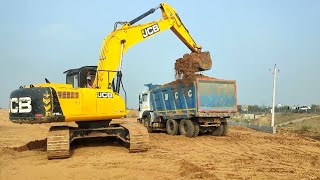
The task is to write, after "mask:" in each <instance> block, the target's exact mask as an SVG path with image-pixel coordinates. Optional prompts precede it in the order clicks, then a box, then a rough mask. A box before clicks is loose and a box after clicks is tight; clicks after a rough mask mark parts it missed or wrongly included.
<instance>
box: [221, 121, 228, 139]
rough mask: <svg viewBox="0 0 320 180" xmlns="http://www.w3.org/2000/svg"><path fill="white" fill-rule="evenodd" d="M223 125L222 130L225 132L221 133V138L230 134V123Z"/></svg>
mask: <svg viewBox="0 0 320 180" xmlns="http://www.w3.org/2000/svg"><path fill="white" fill-rule="evenodd" d="M221 125H222V127H223V128H222V130H223V132H222V133H221V135H220V136H225V135H227V133H228V123H227V122H223V123H221Z"/></svg>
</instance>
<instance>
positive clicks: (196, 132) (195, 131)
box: [193, 119, 200, 137]
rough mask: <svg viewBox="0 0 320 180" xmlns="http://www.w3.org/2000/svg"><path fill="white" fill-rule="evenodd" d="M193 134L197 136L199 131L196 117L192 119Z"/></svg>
mask: <svg viewBox="0 0 320 180" xmlns="http://www.w3.org/2000/svg"><path fill="white" fill-rule="evenodd" d="M193 125H194V134H193V137H197V136H198V135H199V133H200V125H199V122H198V120H197V119H195V120H193Z"/></svg>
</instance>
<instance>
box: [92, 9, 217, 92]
mask: <svg viewBox="0 0 320 180" xmlns="http://www.w3.org/2000/svg"><path fill="white" fill-rule="evenodd" d="M157 9H161V11H162V18H160V19H158V20H156V21H153V22H147V23H143V24H138V25H135V24H136V23H137V22H138V21H140V20H141V19H143V18H145V17H146V16H148V15H150V14H152V13H154V12H155V11H156V10H157ZM118 24H122V26H121V27H120V28H117V25H118ZM167 29H171V30H172V31H173V32H174V33H175V34H176V35H177V37H178V38H179V39H180V40H181V41H182V42H183V43H184V44H185V45H186V46H187V47H188V48H189V49H190V50H191V51H192V52H196V53H201V46H199V45H197V44H196V42H195V41H194V40H193V38H192V37H191V35H190V33H189V32H188V30H187V29H186V27H185V26H184V24H183V23H182V22H181V19H180V17H179V15H178V14H177V12H176V11H175V10H174V9H173V7H171V6H170V5H168V4H166V3H161V4H160V6H158V7H156V8H152V9H150V10H149V11H147V12H145V13H144V14H142V15H140V16H138V17H137V18H135V19H133V20H131V21H129V22H116V24H115V28H114V30H113V31H112V32H111V33H110V34H109V35H108V36H107V37H106V38H105V39H104V40H103V43H102V47H101V52H100V58H99V63H98V69H97V74H96V79H95V81H94V86H95V87H109V86H110V83H111V82H112V80H113V79H114V77H115V74H116V71H117V70H120V71H121V64H122V62H121V61H122V56H123V54H124V53H125V52H126V51H127V50H128V49H129V48H130V47H131V46H133V45H135V44H137V43H139V42H141V41H143V40H146V39H148V38H150V37H152V36H154V35H156V34H158V33H160V32H163V31H165V30H167ZM210 68H211V67H210ZM210 68H209V69H210ZM202 69H203V68H202ZM204 69H205V68H204Z"/></svg>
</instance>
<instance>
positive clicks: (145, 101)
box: [138, 90, 151, 119]
mask: <svg viewBox="0 0 320 180" xmlns="http://www.w3.org/2000/svg"><path fill="white" fill-rule="evenodd" d="M145 111H151V107H150V91H149V90H145V91H142V93H140V94H139V117H138V119H142V115H143V113H144V112H145Z"/></svg>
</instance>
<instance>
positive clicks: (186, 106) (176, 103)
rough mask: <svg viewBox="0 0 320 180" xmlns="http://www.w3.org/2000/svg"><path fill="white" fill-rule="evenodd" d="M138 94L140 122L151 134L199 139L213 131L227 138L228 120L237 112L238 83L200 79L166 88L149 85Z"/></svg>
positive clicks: (172, 84)
mask: <svg viewBox="0 0 320 180" xmlns="http://www.w3.org/2000/svg"><path fill="white" fill-rule="evenodd" d="M146 86H148V87H149V89H148V90H147V91H144V92H142V93H141V94H140V95H139V118H138V122H140V123H142V124H144V126H145V127H146V128H147V129H148V131H149V132H153V130H166V131H167V133H168V134H170V135H177V134H182V135H185V136H187V137H196V136H198V134H199V133H206V132H211V134H212V135H215V136H224V135H226V134H227V132H228V123H227V119H228V118H230V117H231V116H233V115H234V114H235V113H236V112H237V88H236V81H233V80H222V79H215V78H209V77H197V78H195V79H194V80H192V81H188V82H186V81H184V82H179V81H176V82H172V83H169V84H166V85H162V86H161V85H153V84H147V85H146Z"/></svg>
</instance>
